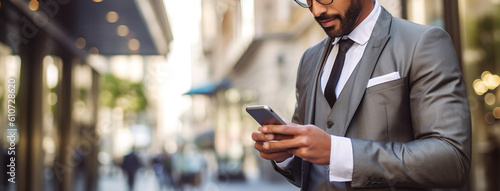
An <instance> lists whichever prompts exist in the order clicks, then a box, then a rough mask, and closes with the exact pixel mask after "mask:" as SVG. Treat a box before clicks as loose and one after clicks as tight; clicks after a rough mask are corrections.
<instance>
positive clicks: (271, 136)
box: [264, 134, 274, 140]
mask: <svg viewBox="0 0 500 191" xmlns="http://www.w3.org/2000/svg"><path fill="white" fill-rule="evenodd" d="M264 137H266V139H269V140H273V138H274V136H273V134H266V135H264Z"/></svg>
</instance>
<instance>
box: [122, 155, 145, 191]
mask: <svg viewBox="0 0 500 191" xmlns="http://www.w3.org/2000/svg"><path fill="white" fill-rule="evenodd" d="M121 166H122V169H123V171H124V172H125V174H127V185H128V189H129V190H130V191H131V190H134V183H135V175H136V174H137V170H139V168H141V167H142V165H141V162H140V161H139V157H138V156H137V154H135V149H134V148H132V151H131V152H130V153H129V154H127V155H125V156H124V157H123V161H122V165H121Z"/></svg>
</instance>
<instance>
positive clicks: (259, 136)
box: [252, 131, 293, 142]
mask: <svg viewBox="0 0 500 191" xmlns="http://www.w3.org/2000/svg"><path fill="white" fill-rule="evenodd" d="M291 138H293V136H291V135H282V134H273V133H261V132H258V131H255V132H253V133H252V139H253V140H254V141H258V142H266V141H279V140H285V139H291Z"/></svg>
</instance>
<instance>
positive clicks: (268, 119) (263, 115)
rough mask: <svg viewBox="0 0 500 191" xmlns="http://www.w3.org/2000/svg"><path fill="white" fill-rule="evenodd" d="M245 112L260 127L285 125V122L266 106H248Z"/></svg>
mask: <svg viewBox="0 0 500 191" xmlns="http://www.w3.org/2000/svg"><path fill="white" fill-rule="evenodd" d="M246 110H247V112H248V114H250V115H251V116H252V117H253V118H254V119H255V120H256V121H257V122H258V123H259V124H260V125H261V126H264V125H286V123H285V121H283V119H281V117H279V116H278V114H276V113H275V112H274V111H273V110H272V109H271V108H270V107H269V106H267V105H254V106H248V107H247V108H246Z"/></svg>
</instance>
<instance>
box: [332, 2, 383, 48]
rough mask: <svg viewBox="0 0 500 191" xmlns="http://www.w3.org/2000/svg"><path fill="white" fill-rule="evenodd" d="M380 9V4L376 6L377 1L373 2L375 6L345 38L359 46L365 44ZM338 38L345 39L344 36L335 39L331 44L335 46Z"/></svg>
mask: <svg viewBox="0 0 500 191" xmlns="http://www.w3.org/2000/svg"><path fill="white" fill-rule="evenodd" d="M380 9H381V8H380V4H378V1H375V6H374V7H373V10H372V11H371V12H370V14H369V15H368V16H367V17H366V18H365V20H363V21H362V22H361V23H360V24H359V25H358V26H357V27H356V28H354V30H353V31H352V32H351V33H349V34H348V35H347V37H348V38H350V39H351V40H353V41H354V42H355V43H357V44H359V45H364V44H366V43H367V42H368V40H369V39H370V36H371V34H372V31H373V28H374V27H375V24H376V23H377V19H378V17H379V15H380ZM340 38H346V36H343V37H337V38H335V41H334V43H333V44H336V43H337V42H338V41H339V40H340Z"/></svg>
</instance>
